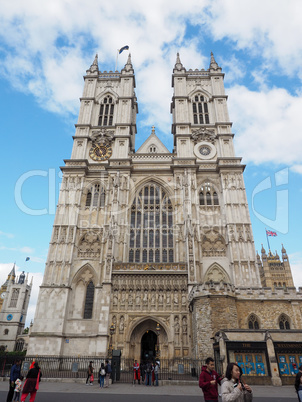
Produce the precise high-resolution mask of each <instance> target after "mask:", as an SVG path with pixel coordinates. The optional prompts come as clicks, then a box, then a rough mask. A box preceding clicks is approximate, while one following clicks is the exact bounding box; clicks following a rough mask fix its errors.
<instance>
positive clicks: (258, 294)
mask: <svg viewBox="0 0 302 402" xmlns="http://www.w3.org/2000/svg"><path fill="white" fill-rule="evenodd" d="M84 78H85V84H84V91H83V96H82V97H81V107H80V112H79V118H78V123H77V124H76V132H75V135H74V143H73V149H72V154H71V158H70V159H68V160H65V166H64V167H62V171H63V180H62V186H61V190H60V196H59V203H58V207H57V212H56V216H55V221H54V226H53V232H52V237H51V241H50V247H49V253H48V258H47V263H46V268H45V273H44V279H43V283H42V286H41V288H40V293H39V298H38V304H37V310H36V315H35V320H34V325H33V328H32V331H31V338H30V344H29V350H28V353H32V354H35V355H36V354H41V355H42V354H43V355H62V356H71V355H74V354H77V355H78V354H79V355H85V356H103V357H105V356H107V354H108V348H109V346H111V347H112V348H113V349H119V350H121V353H122V356H123V357H126V358H133V359H134V358H135V359H138V360H140V359H143V358H144V357H145V356H149V357H152V356H155V354H156V353H157V355H160V358H162V359H173V358H176V357H177V358H188V359H189V358H205V357H207V356H208V355H210V356H211V355H213V354H214V353H215V356H216V358H217V359H219V360H220V362H221V363H222V364H223V365H225V364H226V363H227V361H228V360H229V359H231V360H232V359H235V358H236V359H237V361H240V357H239V355H240V353H241V354H242V356H243V364H245V363H246V364H247V366H246V370H248V367H254V369H253V370H254V371H253V370H252V369H251V370H252V371H253V373H252V371H251V373H247V372H246V374H247V375H249V374H250V375H258V374H259V372H258V371H259V370H260V368H261V370H262V375H263V376H270V377H273V383H275V384H277V383H278V381H279V376H280V370H281V369H280V365H279V363H280V364H281V362H278V361H277V360H276V357H275V360H274V358H273V356H272V353H273V352H272V351H274V345H275V343H276V342H279V344H280V345H281V343H282V342H283V343H284V331H287V332H286V333H287V335H288V337H289V338H288V340H289V342H291V344H293V343H294V342H297V341H298V336H300V334H298V332H299V330H300V329H301V328H302V316H301V309H300V305H301V293H300V292H297V291H296V289H295V288H294V286H293V281H292V276H291V271H290V266H289V262H288V256H287V254H286V250H285V249H284V248H282V257H281V258H280V257H279V256H278V255H277V254H276V255H273V254H272V253H271V252H270V251H268V253H266V250H264V249H262V252H261V256H259V255H257V254H256V251H255V245H254V238H253V232H252V227H251V222H250V216H249V209H248V204H247V198H246V192H245V186H244V181H243V175H242V174H243V171H244V166H243V165H242V164H241V158H240V157H237V156H236V155H235V151H234V146H233V133H232V129H231V128H232V123H231V122H230V119H229V115H228V108H227V96H226V94H225V90H224V81H223V80H224V74H223V73H222V70H221V68H220V67H219V65H218V64H217V63H216V61H215V59H214V56H213V54H212V55H211V60H210V66H209V68H208V69H207V70H204V69H201V70H198V69H196V70H191V69H190V70H186V69H185V67H184V66H183V65H182V63H181V61H180V58H179V55H177V58H176V63H175V66H174V69H173V74H172V86H173V88H174V93H173V97H172V102H171V113H172V116H173V121H172V135H173V151H172V152H170V151H169V150H168V149H167V148H166V147H165V146H164V145H163V143H162V142H161V141H160V139H159V138H158V137H157V135H156V130H155V128H154V127H152V129H151V134H150V136H149V137H148V139H147V140H146V141H145V142H144V143H143V145H142V146H141V147H140V148H139V149H137V150H135V136H136V131H137V128H136V114H137V113H138V103H137V98H136V94H135V75H134V70H133V66H132V61H131V57H130V55H129V57H128V60H127V63H126V65H125V66H124V68H123V69H122V70H121V71H120V72H118V71H115V72H106V71H104V72H101V71H100V70H99V66H98V59H97V57H96V58H95V60H94V62H93V64H92V65H91V67H90V68H89V69H88V70H87V74H86V76H85V77H84ZM137 135H139V133H138V134H137ZM282 325H283V327H282ZM110 332H111V334H110ZM300 332H301V331H300ZM240 342H241V343H242V342H244V343H242V344H241V343H240ZM270 342H271V343H270ZM256 344H257V345H256ZM234 345H235V346H234ZM236 345H237V346H236ZM248 345H250V346H248ZM261 345H262V346H261ZM272 345H273V346H272ZM281 346H282V345H281ZM281 346H280V348H281V349H280V350H281V352H282V347H281ZM156 347H158V349H156ZM249 348H250V349H249ZM255 350H256V351H257V353H258V354H255ZM275 350H276V348H275ZM287 350H289V349H288V348H287ZM301 350H302V349H301ZM246 351H248V352H249V356H252V357H249V360H248V361H246V359H247V358H246V357H245V355H244V353H246ZM274 353H275V352H274ZM288 353H289V352H288ZM257 356H258V357H257ZM260 356H261V357H260ZM250 359H252V361H250ZM296 359H297V360H298V359H299V354H297V355H296ZM301 359H302V354H301ZM252 362H253V364H254V366H251V363H252ZM257 364H258V366H259V367H260V368H259V367H258V366H257ZM288 364H290V362H288ZM242 367H243V368H244V367H245V366H242ZM257 367H258V369H259V370H258V369H256V368H257ZM275 369H276V370H275ZM257 370H258V371H257ZM276 371H277V373H276ZM259 375H260V374H259Z"/></svg>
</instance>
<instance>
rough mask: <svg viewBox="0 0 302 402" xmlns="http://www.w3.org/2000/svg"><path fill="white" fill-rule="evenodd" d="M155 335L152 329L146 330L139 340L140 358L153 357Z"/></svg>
mask: <svg viewBox="0 0 302 402" xmlns="http://www.w3.org/2000/svg"><path fill="white" fill-rule="evenodd" d="M156 344H157V335H156V333H155V332H153V331H146V332H145V333H144V335H143V336H142V341H141V360H142V361H143V360H147V359H153V358H154V357H155V354H156V352H155V347H156Z"/></svg>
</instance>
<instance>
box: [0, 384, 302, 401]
mask: <svg viewBox="0 0 302 402" xmlns="http://www.w3.org/2000/svg"><path fill="white" fill-rule="evenodd" d="M7 390H8V382H7V381H0V391H7ZM39 392H60V393H65V392H66V393H79V394H96V393H97V394H99V393H104V394H115V395H117V394H119V395H121V394H124V395H126V394H127V395H133V394H138V395H144V394H149V395H178V396H181V395H186V396H198V395H199V396H202V390H201V389H200V388H199V387H198V383H197V382H196V384H195V383H194V384H193V385H163V386H159V387H154V386H150V387H146V386H145V385H138V384H136V385H132V384H123V383H114V384H113V385H111V386H110V387H109V388H103V389H100V386H99V384H98V383H97V382H96V381H95V382H94V384H93V386H86V385H85V383H84V382H82V381H81V382H73V381H69V382H62V381H59V382H55V381H45V380H44V381H43V379H42V381H41V384H40V389H39ZM253 394H254V397H255V398H256V397H258V398H261V397H263V398H264V397H266V398H268V397H270V398H287V399H289V400H297V394H296V393H295V390H294V387H293V386H283V387H273V386H263V385H254V386H253Z"/></svg>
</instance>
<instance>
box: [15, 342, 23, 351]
mask: <svg viewBox="0 0 302 402" xmlns="http://www.w3.org/2000/svg"><path fill="white" fill-rule="evenodd" d="M23 347H24V339H19V340H18V341H17V342H16V344H15V352H22V350H23Z"/></svg>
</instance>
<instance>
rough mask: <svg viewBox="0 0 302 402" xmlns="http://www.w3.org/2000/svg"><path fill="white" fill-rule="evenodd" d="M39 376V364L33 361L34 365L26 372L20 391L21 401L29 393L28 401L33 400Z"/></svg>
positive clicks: (37, 387) (40, 375)
mask: <svg viewBox="0 0 302 402" xmlns="http://www.w3.org/2000/svg"><path fill="white" fill-rule="evenodd" d="M41 377H42V373H41V370H40V367H39V364H38V363H37V362H35V364H34V367H33V368H32V369H30V370H29V372H28V373H27V376H26V381H25V383H24V387H23V391H22V396H21V402H24V401H25V399H26V398H27V395H28V394H30V398H29V402H34V401H35V399H36V394H37V391H38V389H39V383H40V381H41Z"/></svg>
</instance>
